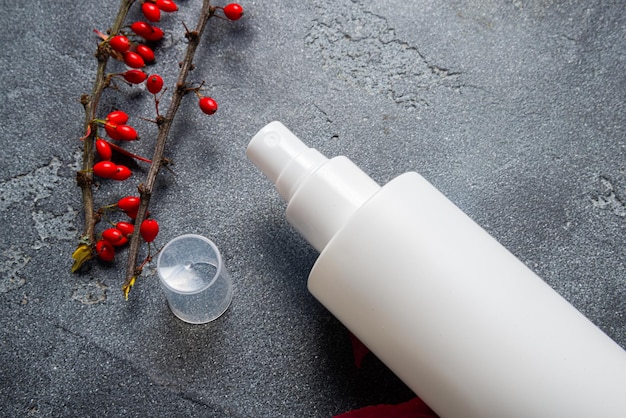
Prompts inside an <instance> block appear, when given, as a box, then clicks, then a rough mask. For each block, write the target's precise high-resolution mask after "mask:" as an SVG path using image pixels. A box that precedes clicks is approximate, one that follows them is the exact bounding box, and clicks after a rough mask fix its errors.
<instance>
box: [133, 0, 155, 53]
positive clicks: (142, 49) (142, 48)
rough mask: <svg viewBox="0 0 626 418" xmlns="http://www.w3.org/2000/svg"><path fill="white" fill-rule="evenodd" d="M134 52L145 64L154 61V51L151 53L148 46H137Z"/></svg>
mask: <svg viewBox="0 0 626 418" xmlns="http://www.w3.org/2000/svg"><path fill="white" fill-rule="evenodd" d="M144 4H148V3H144ZM135 51H136V52H137V53H138V54H139V55H140V56H141V58H143V60H144V61H145V62H152V61H154V51H152V49H151V48H150V47H149V46H147V45H144V44H139V45H137V47H136V48H135Z"/></svg>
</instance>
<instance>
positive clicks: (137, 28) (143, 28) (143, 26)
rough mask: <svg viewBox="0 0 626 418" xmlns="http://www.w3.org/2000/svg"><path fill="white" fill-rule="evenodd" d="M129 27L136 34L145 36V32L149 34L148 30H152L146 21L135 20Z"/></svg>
mask: <svg viewBox="0 0 626 418" xmlns="http://www.w3.org/2000/svg"><path fill="white" fill-rule="evenodd" d="M130 29H131V30H132V31H133V32H135V33H136V34H137V35H139V36H141V37H143V38H145V36H144V35H146V34H148V35H149V34H150V32H152V26H150V25H149V24H148V23H146V22H142V21H139V22H135V23H133V24H132V25H130Z"/></svg>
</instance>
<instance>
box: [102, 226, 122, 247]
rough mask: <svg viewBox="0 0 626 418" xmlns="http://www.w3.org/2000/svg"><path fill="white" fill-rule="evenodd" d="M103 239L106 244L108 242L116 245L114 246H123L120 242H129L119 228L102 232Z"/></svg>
mask: <svg viewBox="0 0 626 418" xmlns="http://www.w3.org/2000/svg"><path fill="white" fill-rule="evenodd" d="M102 238H103V239H104V240H105V241H106V242H108V243H109V244H111V245H114V246H118V245H120V244H121V243H120V241H122V240H126V241H128V239H126V237H125V236H124V234H122V231H120V230H119V229H117V228H108V229H105V230H104V231H102Z"/></svg>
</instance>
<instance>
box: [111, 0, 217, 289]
mask: <svg viewBox="0 0 626 418" xmlns="http://www.w3.org/2000/svg"><path fill="white" fill-rule="evenodd" d="M210 3H211V2H210V0H204V2H203V4H202V9H201V11H200V16H199V18H198V23H197V25H196V28H195V29H194V30H193V31H189V30H187V32H186V34H185V36H186V38H187V40H188V44H187V50H186V52H185V57H184V59H183V61H182V62H181V64H180V72H179V74H178V79H177V81H176V87H175V89H174V92H173V94H172V99H171V102H170V105H169V108H168V109H167V112H166V114H165V116H164V117H163V118H161V119H160V120H159V123H158V126H159V134H158V136H157V142H156V146H155V149H154V156H153V157H152V164H151V165H150V170H149V171H148V175H147V177H146V182H145V183H142V184H140V185H139V194H140V197H141V204H140V206H139V210H138V211H137V217H136V218H135V225H141V223H142V222H143V220H144V219H145V218H146V213H147V212H148V206H149V204H150V198H151V196H152V191H153V189H154V184H155V182H156V178H157V175H158V174H159V171H160V169H161V167H162V166H163V151H164V149H165V144H166V142H167V138H168V135H169V132H170V128H171V126H172V123H173V121H174V116H175V115H176V112H177V111H178V108H179V106H180V103H181V100H182V98H183V96H184V95H185V94H186V93H187V92H188V91H189V89H188V87H187V76H188V75H189V72H190V71H191V70H192V69H193V58H194V55H195V53H196V49H197V48H198V45H199V44H200V39H201V38H202V33H203V32H204V29H205V27H206V25H207V23H208V21H209V18H210V17H211V16H212V15H213V14H214V13H215V7H213V6H211V4H210ZM140 245H141V238H140V235H139V228H135V231H134V233H133V235H132V237H131V239H130V247H129V251H128V264H127V268H126V281H125V282H124V286H123V287H122V288H123V290H124V295H125V296H126V297H127V296H128V292H129V291H130V288H131V287H132V286H133V284H134V283H135V280H136V278H137V276H138V275H139V274H141V269H142V267H141V266H140V267H137V256H138V253H139V248H140Z"/></svg>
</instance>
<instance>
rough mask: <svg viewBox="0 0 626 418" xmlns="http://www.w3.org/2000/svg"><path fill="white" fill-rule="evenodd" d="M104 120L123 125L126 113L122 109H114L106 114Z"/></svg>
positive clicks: (126, 118) (125, 120) (126, 119)
mask: <svg viewBox="0 0 626 418" xmlns="http://www.w3.org/2000/svg"><path fill="white" fill-rule="evenodd" d="M106 121H107V122H111V123H112V124H113V125H124V124H125V123H126V122H128V114H127V113H126V112H124V111H122V110H115V111H113V112H111V113H109V114H108V115H107V117H106Z"/></svg>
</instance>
